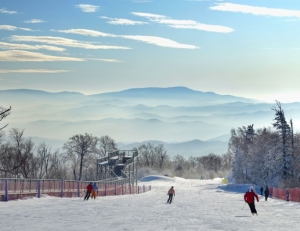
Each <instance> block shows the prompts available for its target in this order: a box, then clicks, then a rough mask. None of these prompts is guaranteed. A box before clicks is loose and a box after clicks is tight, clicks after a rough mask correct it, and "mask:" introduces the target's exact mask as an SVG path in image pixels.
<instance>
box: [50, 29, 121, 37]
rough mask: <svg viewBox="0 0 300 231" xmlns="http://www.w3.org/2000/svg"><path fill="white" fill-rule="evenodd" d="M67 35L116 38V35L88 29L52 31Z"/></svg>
mask: <svg viewBox="0 0 300 231" xmlns="http://www.w3.org/2000/svg"><path fill="white" fill-rule="evenodd" d="M52 31H57V32H61V33H66V34H80V35H84V36H93V37H99V36H101V37H116V35H113V34H108V33H104V32H100V31H96V30H88V29H70V30H52Z"/></svg>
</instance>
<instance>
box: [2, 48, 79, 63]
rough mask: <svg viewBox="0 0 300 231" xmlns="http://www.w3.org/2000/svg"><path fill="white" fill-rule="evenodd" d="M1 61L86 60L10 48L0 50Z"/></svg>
mask: <svg viewBox="0 0 300 231" xmlns="http://www.w3.org/2000/svg"><path fill="white" fill-rule="evenodd" d="M0 61H5V62H46V61H50V62H53V61H84V59H80V58H73V57H62V56H52V55H45V54H42V53H35V52H29V51H20V50H9V51H0Z"/></svg>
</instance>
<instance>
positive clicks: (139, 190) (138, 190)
mask: <svg viewBox="0 0 300 231" xmlns="http://www.w3.org/2000/svg"><path fill="white" fill-rule="evenodd" d="M138 194H140V186H138Z"/></svg>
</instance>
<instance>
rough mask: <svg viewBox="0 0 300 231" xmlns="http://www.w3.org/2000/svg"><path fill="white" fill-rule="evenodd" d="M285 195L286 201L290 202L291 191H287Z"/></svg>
mask: <svg viewBox="0 0 300 231" xmlns="http://www.w3.org/2000/svg"><path fill="white" fill-rule="evenodd" d="M285 193H286V201H290V191H289V189H288V188H287V189H286V192H285Z"/></svg>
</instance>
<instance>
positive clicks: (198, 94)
mask: <svg viewBox="0 0 300 231" xmlns="http://www.w3.org/2000/svg"><path fill="white" fill-rule="evenodd" d="M16 96H18V97H19V98H18V99H19V100H21V101H22V100H23V98H24V97H27V98H31V99H33V98H36V97H38V98H39V101H41V100H50V101H53V99H62V100H71V101H72V100H77V101H87V100H91V99H93V100H95V99H96V100H100V99H101V100H124V99H125V100H126V99H131V100H132V99H134V100H135V102H136V103H141V104H142V103H143V102H144V101H145V100H146V101H153V102H155V103H156V104H157V105H159V103H160V102H161V100H162V99H164V100H166V101H168V102H169V103H170V102H174V101H175V102H177V103H178V104H179V105H186V104H185V103H186V102H193V103H195V104H196V105H199V104H203V105H210V104H213V103H215V102H217V101H218V102H219V103H234V102H241V103H259V102H260V101H258V100H255V99H248V98H243V97H236V96H232V95H220V94H216V93H214V92H202V91H196V90H192V89H190V88H186V87H167V88H159V87H148V88H131V89H126V90H122V91H116V92H106V93H99V94H92V95H85V94H82V93H79V92H68V91H62V92H47V91H42V90H30V89H11V90H0V97H1V98H2V99H5V100H9V99H11V98H12V99H15V97H16ZM15 100H17V99H15ZM157 100H158V101H157ZM180 103H181V104H180Z"/></svg>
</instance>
